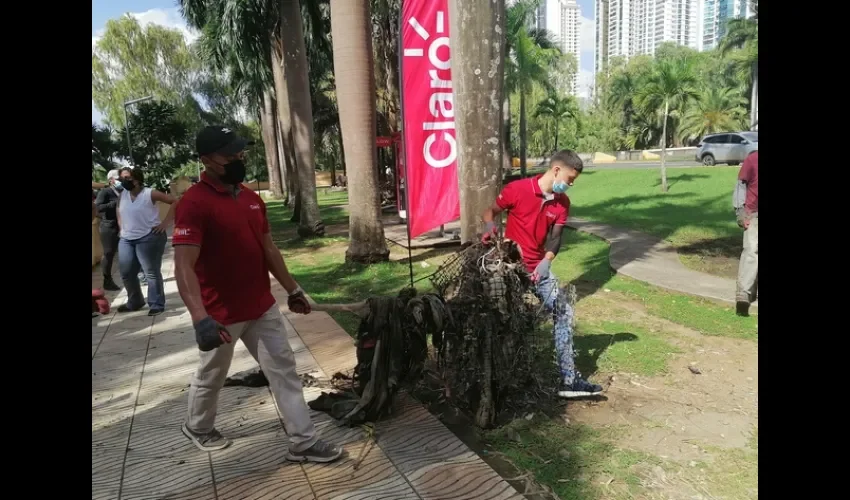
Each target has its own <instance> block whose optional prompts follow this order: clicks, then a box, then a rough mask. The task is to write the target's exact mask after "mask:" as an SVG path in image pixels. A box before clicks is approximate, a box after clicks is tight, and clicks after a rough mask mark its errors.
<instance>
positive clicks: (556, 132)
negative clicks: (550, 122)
mask: <svg viewBox="0 0 850 500" xmlns="http://www.w3.org/2000/svg"><path fill="white" fill-rule="evenodd" d="M560 131H561V123H560V122H559V121H558V119H557V118H555V149H554V150H553V151H552V154H555V153H557V152H558V134H559V133H560Z"/></svg>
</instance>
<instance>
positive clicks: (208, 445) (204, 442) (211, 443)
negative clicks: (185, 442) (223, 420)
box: [183, 422, 230, 451]
mask: <svg viewBox="0 0 850 500" xmlns="http://www.w3.org/2000/svg"><path fill="white" fill-rule="evenodd" d="M183 434H184V435H185V436H186V437H187V438H189V439H191V440H192V443H194V445H195V446H197V447H198V449H199V450H201V451H216V450H223V449H225V448H227V447H228V446H230V440H229V439H227V438H226V437H224V436H222V435H221V433H220V432H218V430H217V429H213V430H211V431H209V432H205V433H203V434H201V433H198V432H194V431H192V430H191V429H189V427H188V426H187V425H186V423H185V422H184V423H183Z"/></svg>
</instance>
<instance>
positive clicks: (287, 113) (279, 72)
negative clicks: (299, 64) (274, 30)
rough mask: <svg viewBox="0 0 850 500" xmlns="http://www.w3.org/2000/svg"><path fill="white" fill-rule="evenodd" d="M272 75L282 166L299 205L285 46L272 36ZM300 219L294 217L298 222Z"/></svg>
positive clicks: (288, 188) (288, 189)
mask: <svg viewBox="0 0 850 500" xmlns="http://www.w3.org/2000/svg"><path fill="white" fill-rule="evenodd" d="M272 77H273V78H274V91H275V97H276V99H275V101H276V103H277V123H278V126H279V131H278V135H280V149H281V153H282V157H283V163H281V167H282V169H283V170H285V171H286V175H284V176H282V177H286V180H287V185H286V188H287V191H288V196H289V201H290V203H293V204H295V205H296V206H297V203H296V200H297V198H298V196H297V194H298V177H297V176H296V175H295V153H294V151H293V149H292V111H291V109H290V107H289V88H288V87H287V85H286V76H285V74H284V67H283V48H282V47H281V45H280V40H279V39H277V38H272ZM298 220H299V219H297V218H296V219H292V222H297V221H298Z"/></svg>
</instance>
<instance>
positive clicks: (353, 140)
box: [331, 0, 390, 264]
mask: <svg viewBox="0 0 850 500" xmlns="http://www.w3.org/2000/svg"><path fill="white" fill-rule="evenodd" d="M369 10H370V9H369V0H331V32H332V33H333V43H334V47H333V57H334V74H335V76H336V79H337V81H339V82H345V85H339V86H337V89H336V98H337V105H338V106H339V127H340V132H341V134H342V151H343V156H345V157H346V159H347V163H349V165H350V167H351V171H350V172H349V182H348V210H349V219H348V235H349V236H348V238H349V240H348V241H349V243H348V250H346V252H345V260H346V262H359V263H363V264H371V263H373V262H381V261H386V260H389V256H390V251H389V249H388V248H387V243H386V240H385V239H384V226H383V224H382V223H381V202H380V194H379V190H378V175H377V161H376V149H375V148H376V146H375V131H376V124H375V116H376V113H375V73H374V71H375V69H374V68H375V66H374V64H373V59H372V21H371V19H372V18H371V14H370V12H369Z"/></svg>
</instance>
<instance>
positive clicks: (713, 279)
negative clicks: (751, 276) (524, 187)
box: [567, 218, 758, 307]
mask: <svg viewBox="0 0 850 500" xmlns="http://www.w3.org/2000/svg"><path fill="white" fill-rule="evenodd" d="M567 225H568V226H570V227H572V228H574V229H577V230H579V231H582V232H585V233H588V234H592V235H594V236H597V237H599V238H602V239H603V240H605V241H607V242H608V243H609V244H610V245H611V250H610V252H609V254H608V260H609V262H610V263H611V267H612V268H614V270H616V271H617V272H618V273H620V274H623V275H625V276H628V277H630V278H634V279H636V280H640V281H645V282H647V283H649V284H650V285H655V286H657V287H660V288H666V289H668V290H673V291H676V292H681V293H687V294H689V295H697V296H700V297H705V298H708V299H714V300H721V301H723V302H732V303H734V302H735V280H732V279H729V278H721V277H719V276H714V275H711V274H707V273H703V272H700V271H694V270H693V269H688V268H687V267H685V265H684V264H682V261H681V260H679V255H678V254H677V253H676V249H675V248H674V247H673V245H671V244H669V243H667V242H666V241H664V240H661V239H659V238H656V237H655V236H650V235H648V234H646V233H642V232H640V231H634V230H631V229H624V228H618V227H614V226H609V225H607V224H600V223H598V222H591V221H586V220H582V219H575V218H573V219H570V220H569V221H568V222H567ZM753 306H754V307H758V301H756V302H754V303H753Z"/></svg>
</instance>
